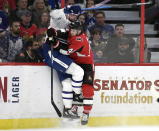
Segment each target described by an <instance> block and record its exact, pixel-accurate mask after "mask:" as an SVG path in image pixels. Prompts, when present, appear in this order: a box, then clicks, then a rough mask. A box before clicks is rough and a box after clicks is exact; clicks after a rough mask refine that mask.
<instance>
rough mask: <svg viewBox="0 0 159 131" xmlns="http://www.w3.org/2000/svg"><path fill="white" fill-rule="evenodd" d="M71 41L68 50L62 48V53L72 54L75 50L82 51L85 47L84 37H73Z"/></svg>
mask: <svg viewBox="0 0 159 131" xmlns="http://www.w3.org/2000/svg"><path fill="white" fill-rule="evenodd" d="M68 42H69V46H68V50H60V53H62V54H65V55H70V54H72V53H75V52H80V51H82V49H83V47H84V46H83V45H82V42H83V39H82V38H81V37H76V38H73V39H71V40H70V41H68Z"/></svg>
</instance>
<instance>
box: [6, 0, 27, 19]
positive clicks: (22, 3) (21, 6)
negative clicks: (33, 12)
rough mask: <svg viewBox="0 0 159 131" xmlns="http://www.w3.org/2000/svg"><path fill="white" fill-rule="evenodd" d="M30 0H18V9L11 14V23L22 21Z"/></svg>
mask: <svg viewBox="0 0 159 131" xmlns="http://www.w3.org/2000/svg"><path fill="white" fill-rule="evenodd" d="M27 7H28V0H17V7H16V9H15V10H13V11H11V12H10V16H9V18H10V21H12V20H16V19H20V16H21V12H23V11H24V10H27Z"/></svg>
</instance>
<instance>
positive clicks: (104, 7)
mask: <svg viewBox="0 0 159 131" xmlns="http://www.w3.org/2000/svg"><path fill="white" fill-rule="evenodd" d="M150 4H152V1H148V2H145V3H132V4H121V5H110V6H109V5H103V6H98V7H93V8H83V9H82V11H89V10H101V9H103V10H104V9H109V8H130V7H136V6H141V5H150Z"/></svg>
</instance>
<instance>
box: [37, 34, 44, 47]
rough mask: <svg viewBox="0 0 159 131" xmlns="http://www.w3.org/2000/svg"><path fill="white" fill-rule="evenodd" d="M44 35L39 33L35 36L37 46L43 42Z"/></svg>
mask: <svg viewBox="0 0 159 131" xmlns="http://www.w3.org/2000/svg"><path fill="white" fill-rule="evenodd" d="M45 38H46V35H44V34H40V35H37V36H36V41H37V42H38V44H39V46H40V47H41V46H42V45H43V44H44V43H45Z"/></svg>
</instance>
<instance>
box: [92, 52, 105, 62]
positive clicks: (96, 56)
mask: <svg viewBox="0 0 159 131" xmlns="http://www.w3.org/2000/svg"><path fill="white" fill-rule="evenodd" d="M94 62H95V63H107V57H105V56H104V53H103V51H102V50H100V49H99V50H95V51H94Z"/></svg>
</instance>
